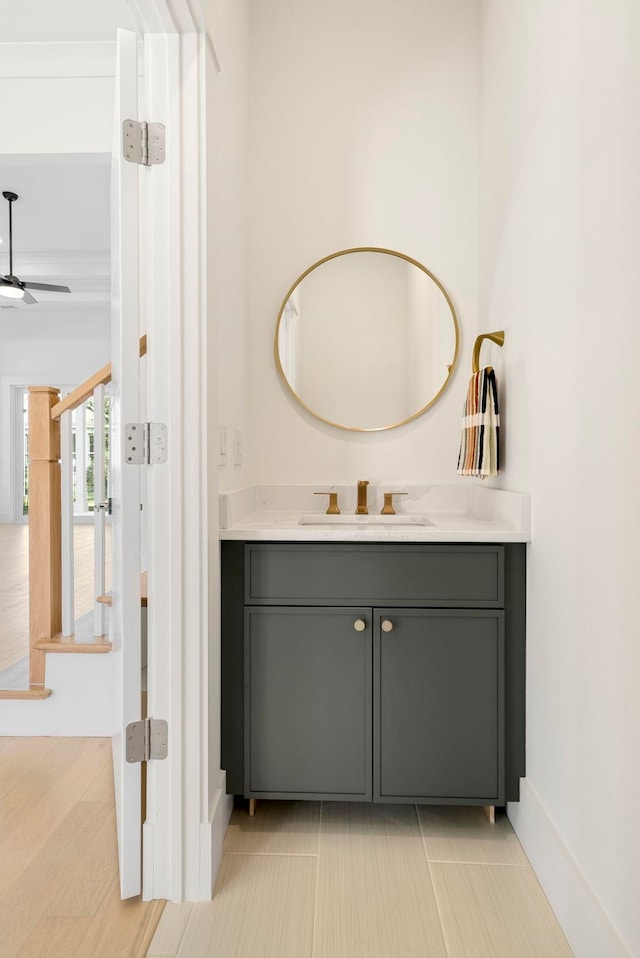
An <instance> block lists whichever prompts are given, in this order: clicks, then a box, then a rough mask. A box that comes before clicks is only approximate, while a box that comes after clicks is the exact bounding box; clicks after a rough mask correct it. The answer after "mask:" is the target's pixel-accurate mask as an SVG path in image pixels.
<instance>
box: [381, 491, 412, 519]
mask: <svg viewBox="0 0 640 958" xmlns="http://www.w3.org/2000/svg"><path fill="white" fill-rule="evenodd" d="M406 495H408V493H407V492H385V494H384V505H383V507H382V509H381V510H380V515H381V516H395V514H396V510H395V509H394V508H393V497H394V496H406Z"/></svg>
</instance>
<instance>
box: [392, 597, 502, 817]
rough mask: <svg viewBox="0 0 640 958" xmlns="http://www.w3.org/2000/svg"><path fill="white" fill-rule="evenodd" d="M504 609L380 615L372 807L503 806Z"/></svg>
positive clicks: (413, 610) (404, 611)
mask: <svg viewBox="0 0 640 958" xmlns="http://www.w3.org/2000/svg"><path fill="white" fill-rule="evenodd" d="M503 618H504V613H503V612H498V611H495V612H494V611H491V612H489V611H484V610H478V611H471V610H435V609H434V610H428V611H427V610H418V609H386V610H376V611H375V614H374V636H375V645H374V661H375V667H374V668H375V671H374V726H375V733H374V801H381V802H385V801H388V802H399V801H410V802H416V801H422V802H433V803H440V804H441V803H444V802H446V803H450V804H456V803H459V804H474V803H476V804H487V805H501V804H504V622H503Z"/></svg>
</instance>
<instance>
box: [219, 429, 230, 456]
mask: <svg viewBox="0 0 640 958" xmlns="http://www.w3.org/2000/svg"><path fill="white" fill-rule="evenodd" d="M219 427H220V428H219V433H220V454H219V458H218V465H219V466H226V464H227V458H228V456H227V450H228V448H229V429H228V427H227V424H226V422H221V423H220V424H219Z"/></svg>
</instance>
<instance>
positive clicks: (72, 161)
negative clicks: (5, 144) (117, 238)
mask: <svg viewBox="0 0 640 958" xmlns="http://www.w3.org/2000/svg"><path fill="white" fill-rule="evenodd" d="M109 178H110V158H109V157H105V156H100V155H97V154H87V155H86V156H69V155H66V154H55V155H51V156H46V155H42V154H40V155H29V156H0V193H2V191H4V190H11V191H12V192H13V193H17V194H18V196H19V197H20V198H19V199H18V200H16V202H15V203H14V206H13V249H14V260H15V264H14V266H15V268H16V272H17V275H18V276H19V275H20V271H19V265H20V264H19V254H20V253H24V252H36V251H37V252H42V251H58V252H59V251H63V250H92V251H98V250H102V251H105V252H108V250H109ZM0 238H1V239H2V240H3V242H2V245H1V246H0V255H2V254H4V255H5V257H6V254H7V250H8V241H9V212H8V203H7V201H6V200H5V199H4V197H2V196H0ZM5 265H6V264H5ZM5 272H6V270H5Z"/></svg>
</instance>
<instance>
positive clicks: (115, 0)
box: [2, 0, 136, 43]
mask: <svg viewBox="0 0 640 958" xmlns="http://www.w3.org/2000/svg"><path fill="white" fill-rule="evenodd" d="M4 3H6V4H7V7H9V0H3V5H4ZM118 27H123V28H124V29H125V30H133V31H135V29H136V25H135V22H134V19H133V17H132V15H131V13H130V12H129V9H128V7H127V3H126V0H55V2H52V0H20V3H12V4H11V10H10V12H9V10H8V9H7V11H6V13H3V16H2V42H3V43H35V42H43V43H44V42H47V41H49V42H52V43H53V42H64V41H71V40H115V38H116V30H117V29H118Z"/></svg>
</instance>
